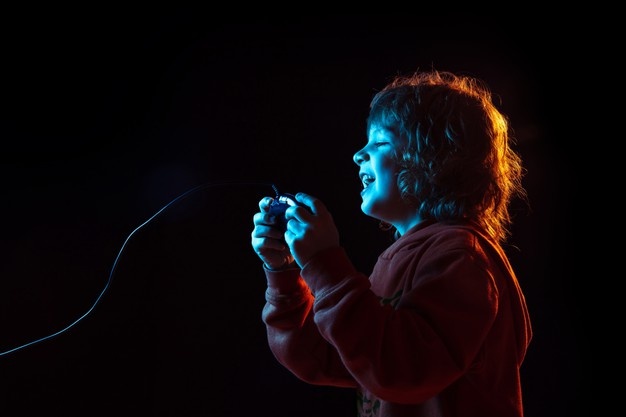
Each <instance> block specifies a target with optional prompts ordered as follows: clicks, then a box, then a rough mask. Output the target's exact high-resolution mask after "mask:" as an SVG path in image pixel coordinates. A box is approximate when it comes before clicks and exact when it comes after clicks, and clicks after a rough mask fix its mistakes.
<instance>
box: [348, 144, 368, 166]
mask: <svg viewBox="0 0 626 417" xmlns="http://www.w3.org/2000/svg"><path fill="white" fill-rule="evenodd" d="M352 160H353V161H354V163H355V164H357V165H361V164H362V163H363V162H364V161H365V160H367V152H365V148H361V149H359V150H358V151H357V152H356V153H355V154H354V155H353V156H352Z"/></svg>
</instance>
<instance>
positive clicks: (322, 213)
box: [285, 193, 339, 268]
mask: <svg viewBox="0 0 626 417" xmlns="http://www.w3.org/2000/svg"><path fill="white" fill-rule="evenodd" d="M295 197H296V200H297V201H299V202H300V203H302V204H304V205H305V206H307V208H308V210H307V208H305V207H298V206H292V207H289V208H288V209H287V211H286V212H285V219H287V231H286V232H285V242H286V243H287V245H288V246H289V249H290V253H291V254H293V257H294V259H295V261H296V262H297V263H298V265H299V266H300V267H301V268H302V267H304V265H305V264H306V263H307V262H308V261H309V260H310V259H311V258H312V257H313V256H315V254H317V253H318V252H320V251H322V250H324V249H327V248H331V247H335V246H339V232H338V231H337V227H336V226H335V222H334V220H333V217H332V215H331V214H330V212H329V211H328V210H327V209H326V206H325V205H324V203H322V201H321V200H318V199H317V198H315V197H313V196H310V195H308V194H305V193H298V194H296V195H295Z"/></svg>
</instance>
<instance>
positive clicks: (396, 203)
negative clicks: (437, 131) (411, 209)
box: [353, 125, 409, 225]
mask: <svg viewBox="0 0 626 417" xmlns="http://www.w3.org/2000/svg"><path fill="white" fill-rule="evenodd" d="M405 145H406V140H404V139H402V138H400V137H398V136H397V135H395V134H394V133H393V132H391V131H390V130H388V129H386V128H384V127H382V126H379V125H372V126H371V127H370V130H369V131H368V132H367V144H366V145H365V146H364V147H363V148H362V149H361V150H359V151H358V152H357V153H355V154H354V157H353V159H354V162H355V163H356V164H357V165H358V166H359V177H360V178H361V182H362V184H363V190H362V191H361V198H362V199H363V201H362V203H361V210H362V211H363V213H365V214H366V215H368V216H371V217H374V218H376V219H379V220H384V221H386V222H388V223H391V224H394V225H395V224H396V223H398V222H400V223H402V222H405V221H406V218H407V216H408V215H409V213H408V211H407V205H406V204H404V202H403V201H402V198H401V197H400V191H399V190H398V184H397V181H396V177H397V173H398V170H399V166H398V163H397V160H396V157H395V155H396V154H397V153H399V152H400V151H401V149H402V148H403V147H404V146H405Z"/></svg>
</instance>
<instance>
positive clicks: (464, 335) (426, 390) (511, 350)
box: [263, 222, 532, 417]
mask: <svg viewBox="0 0 626 417" xmlns="http://www.w3.org/2000/svg"><path fill="white" fill-rule="evenodd" d="M266 277H267V283H268V288H267V292H266V299H267V303H266V305H265V308H264V310H263V320H264V322H265V324H266V326H267V335H268V341H269V346H270V348H271V350H272V352H273V353H274V355H275V356H276V359H277V360H278V361H279V362H280V363H281V364H283V365H284V366H285V367H286V368H288V369H289V370H290V371H291V372H292V373H293V374H294V375H296V376H297V377H298V378H300V379H302V380H303V381H306V382H308V383H311V384H316V385H332V386H338V387H354V388H355V389H356V390H357V407H358V415H359V416H361V417H373V416H381V417H382V416H384V417H400V416H403V417H404V416H411V417H423V416H429V417H431V416H445V417H492V416H493V417H521V416H523V407H522V392H521V387H520V373H519V369H520V366H521V364H522V361H523V359H524V356H525V354H526V349H527V346H528V344H529V342H530V339H531V337H532V330H531V325H530V319H529V316H528V311H527V307H526V302H525V299H524V295H523V293H522V291H521V289H520V286H519V283H518V281H517V279H516V277H515V274H514V272H513V270H512V268H511V266H510V264H509V262H508V260H507V257H506V255H505V253H504V251H503V250H502V248H501V247H500V246H499V245H498V244H497V243H496V242H494V241H493V240H492V239H490V238H489V237H487V235H486V234H485V233H483V232H482V231H481V230H480V228H478V227H477V226H476V225H474V224H466V225H462V226H459V225H446V224H442V223H432V222H424V223H422V224H420V225H418V226H416V227H414V228H413V229H411V230H409V231H408V232H407V233H406V234H405V235H403V236H402V237H400V238H399V239H398V240H397V241H395V242H394V243H393V244H392V245H391V246H390V247H389V248H387V249H386V250H385V251H384V252H383V253H382V254H381V255H380V256H379V258H378V261H377V263H376V265H375V266H374V268H373V271H372V274H371V275H370V276H369V277H367V276H366V275H364V274H362V273H360V272H358V271H356V269H355V267H354V266H353V265H352V263H351V262H350V260H349V259H348V257H347V255H346V253H345V251H344V249H343V248H340V247H337V248H332V249H329V250H326V251H324V252H322V253H319V254H318V255H316V256H315V257H314V258H313V259H311V260H310V261H309V262H308V263H307V264H306V265H305V266H304V268H303V269H302V270H299V269H288V270H283V271H270V270H266Z"/></svg>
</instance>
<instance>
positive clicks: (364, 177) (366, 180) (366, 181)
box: [359, 174, 375, 189]
mask: <svg viewBox="0 0 626 417" xmlns="http://www.w3.org/2000/svg"><path fill="white" fill-rule="evenodd" d="M359 177H360V178H361V184H362V185H363V188H364V189H365V188H367V187H368V186H369V185H370V184H371V183H373V182H374V180H375V178H374V177H372V176H371V175H368V174H360V175H359Z"/></svg>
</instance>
